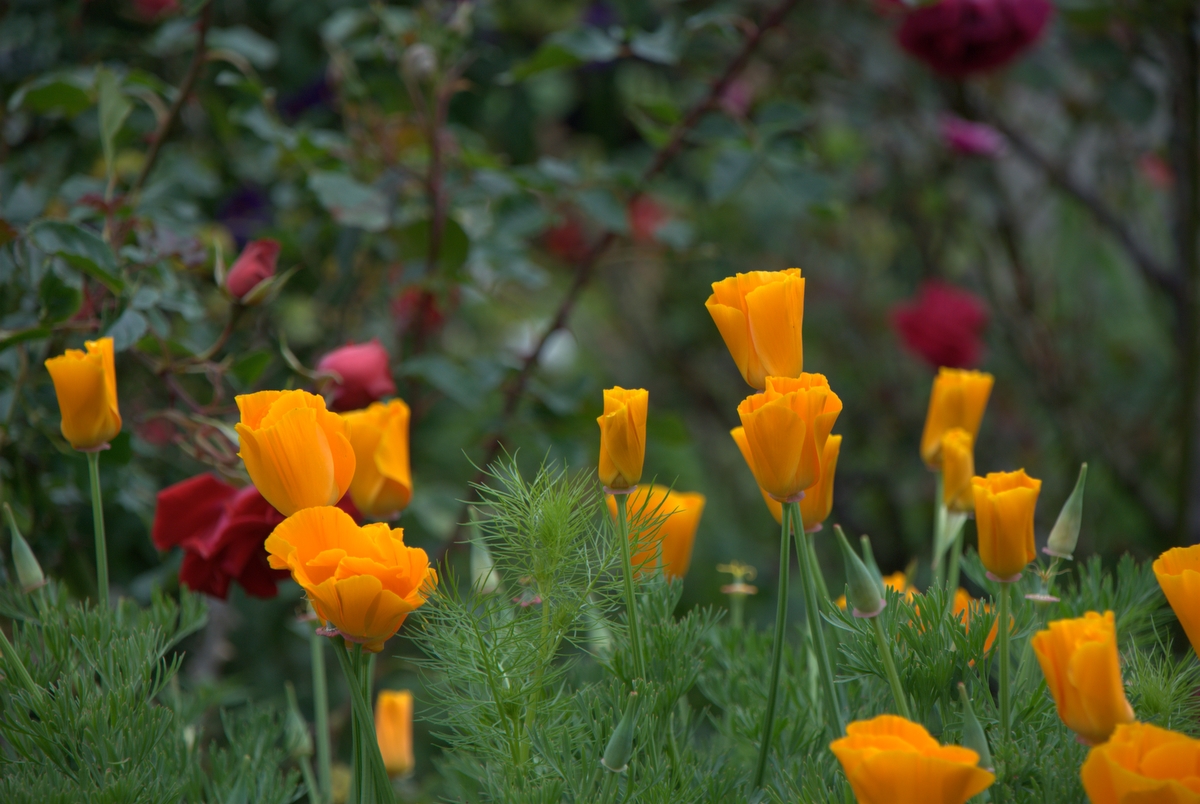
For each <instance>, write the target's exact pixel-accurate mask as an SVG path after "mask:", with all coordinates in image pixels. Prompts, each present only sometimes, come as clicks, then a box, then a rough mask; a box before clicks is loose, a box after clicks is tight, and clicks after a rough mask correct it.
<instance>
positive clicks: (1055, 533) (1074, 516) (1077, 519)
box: [1042, 463, 1087, 560]
mask: <svg viewBox="0 0 1200 804" xmlns="http://www.w3.org/2000/svg"><path fill="white" fill-rule="evenodd" d="M1086 484H1087V464H1086V463H1085V464H1083V465H1081V466H1080V467H1079V479H1078V480H1076V481H1075V490H1074V491H1072V492H1071V496H1070V497H1068V498H1067V501H1066V502H1065V503H1063V507H1062V511H1060V512H1059V514H1058V521H1057V522H1055V523H1054V530H1052V531H1050V540H1049V541H1048V542H1047V543H1046V546H1045V547H1043V548H1042V552H1043V553H1045V554H1046V555H1048V556H1055V557H1056V558H1065V559H1068V560H1070V559H1071V558H1072V557H1073V556H1074V555H1075V545H1076V544H1078V543H1079V527H1080V526H1081V525H1082V524H1083V487H1084V486H1085V485H1086Z"/></svg>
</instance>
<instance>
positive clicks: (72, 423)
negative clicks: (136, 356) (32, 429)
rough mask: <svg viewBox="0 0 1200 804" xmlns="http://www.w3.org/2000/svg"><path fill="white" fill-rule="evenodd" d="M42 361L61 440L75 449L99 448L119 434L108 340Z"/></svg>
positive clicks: (115, 383) (91, 343)
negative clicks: (59, 418)
mask: <svg viewBox="0 0 1200 804" xmlns="http://www.w3.org/2000/svg"><path fill="white" fill-rule="evenodd" d="M84 346H85V347H87V351H86V352H84V351H81V350H79V349H68V350H67V351H66V352H64V353H63V354H61V355H59V356H58V357H52V358H50V359H49V360H47V361H46V370H47V371H49V372H50V379H51V380H53V381H54V394H55V396H57V397H58V409H59V411H60V412H61V413H62V425H61V427H62V434H63V438H65V439H67V441H69V442H70V444H71V446H72V447H74V448H75V449H78V450H83V451H88V452H90V451H92V450H96V449H103V448H104V446H105V445H107V444H108V442H109V441H112V440H113V439H114V438H116V437H117V434H118V433H120V432H121V411H120V410H118V409H117V369H116V363H115V361H114V359H113V340H112V338H101V339H100V340H98V341H87V342H86V343H84Z"/></svg>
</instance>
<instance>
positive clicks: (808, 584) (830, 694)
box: [784, 502, 846, 739]
mask: <svg viewBox="0 0 1200 804" xmlns="http://www.w3.org/2000/svg"><path fill="white" fill-rule="evenodd" d="M784 510H785V511H788V512H789V514H788V519H789V520H790V521H791V522H795V523H797V524H798V525H799V527H798V528H796V539H797V546H796V548H797V549H796V552H797V553H799V554H800V576H801V577H800V580H801V582H802V584H803V586H804V612H805V614H806V615H807V617H808V630H809V633H810V634H811V635H812V640H813V648H814V649H815V651H816V654H817V668H818V669H819V670H820V673H821V691H822V693H823V694H824V696H825V710H826V712H825V717H826V719H827V720H828V725H829V730H830V731H831V732H832V733H833V736H834V738H835V739H836V738H838V737H841V736H842V735H843V734H845V732H846V724H845V722H844V721H843V720H842V707H841V702H840V701H839V699H838V694H837V687H836V686H834V683H833V663H832V662H831V661H830V659H829V648H828V647H826V644H825V628H824V626H823V625H822V623H821V607H820V603H819V601H818V600H817V585H818V582H819V580H820V579H819V573H820V570H819V569H818V568H817V567H816V566H814V564H815V563H816V562H815V561H814V560H813V556H814V554H815V553H814V551H813V550H812V549H811V547H810V545H809V543H808V542H809V539H810V538H811V537H810V535H809V534H807V533H805V532H804V518H803V517H802V516H801V514H800V503H798V502H790V503H787V504H786V505H784Z"/></svg>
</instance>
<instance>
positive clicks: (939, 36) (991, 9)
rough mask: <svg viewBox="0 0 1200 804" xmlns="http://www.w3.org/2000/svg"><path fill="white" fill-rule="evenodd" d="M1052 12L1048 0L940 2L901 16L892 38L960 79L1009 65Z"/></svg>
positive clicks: (913, 53) (936, 69)
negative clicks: (894, 36) (898, 28)
mask: <svg viewBox="0 0 1200 804" xmlns="http://www.w3.org/2000/svg"><path fill="white" fill-rule="evenodd" d="M1053 10H1054V8H1053V6H1052V5H1051V4H1050V2H1049V0H941V2H938V3H934V4H932V5H928V6H922V7H920V8H916V9H914V10H913V11H911V12H909V13H908V14H907V15H905V17H904V22H903V23H901V25H900V30H899V31H898V32H897V34H896V38H897V39H898V40H899V42H900V46H901V47H903V48H904V49H905V50H907V51H908V52H909V53H911V54H912V55H914V56H916V57H917V58H918V59H920V60H921V61H923V62H925V63H926V64H928V65H929V66H930V67H932V68H933V69H934V70H935V71H937V72H939V73H941V74H942V75H947V76H950V77H952V78H962V77H964V76H967V75H971V74H972V73H983V72H988V71H990V70H995V69H997V68H999V67H1003V66H1004V65H1005V64H1008V62H1010V61H1012V60H1013V59H1014V58H1015V57H1016V56H1017V55H1018V54H1019V53H1021V52H1022V51H1023V50H1025V49H1026V48H1028V47H1029V46H1030V45H1032V44H1033V43H1034V42H1036V41H1037V40H1038V37H1040V36H1041V35H1042V31H1044V30H1045V28H1046V23H1047V22H1049V21H1050V14H1051V13H1052V12H1053Z"/></svg>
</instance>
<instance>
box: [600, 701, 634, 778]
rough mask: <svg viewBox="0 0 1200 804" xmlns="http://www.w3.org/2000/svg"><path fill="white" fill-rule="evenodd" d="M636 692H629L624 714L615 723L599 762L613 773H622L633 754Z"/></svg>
mask: <svg viewBox="0 0 1200 804" xmlns="http://www.w3.org/2000/svg"><path fill="white" fill-rule="evenodd" d="M637 709H638V694H637V693H636V692H631V693H629V702H628V703H627V704H625V714H623V715H622V716H621V722H620V723H618V724H617V729H616V731H614V732H613V736H612V737H611V738H610V739H609V741H608V746H607V747H606V748H605V749H604V756H603V758H601V760H600V764H601V765H603V766H604V768H605V770H609V771H612V772H613V773H624V772H625V769H626V768H628V767H629V757H630V756H632V755H633V732H634V730H635V728H636V726H637Z"/></svg>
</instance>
